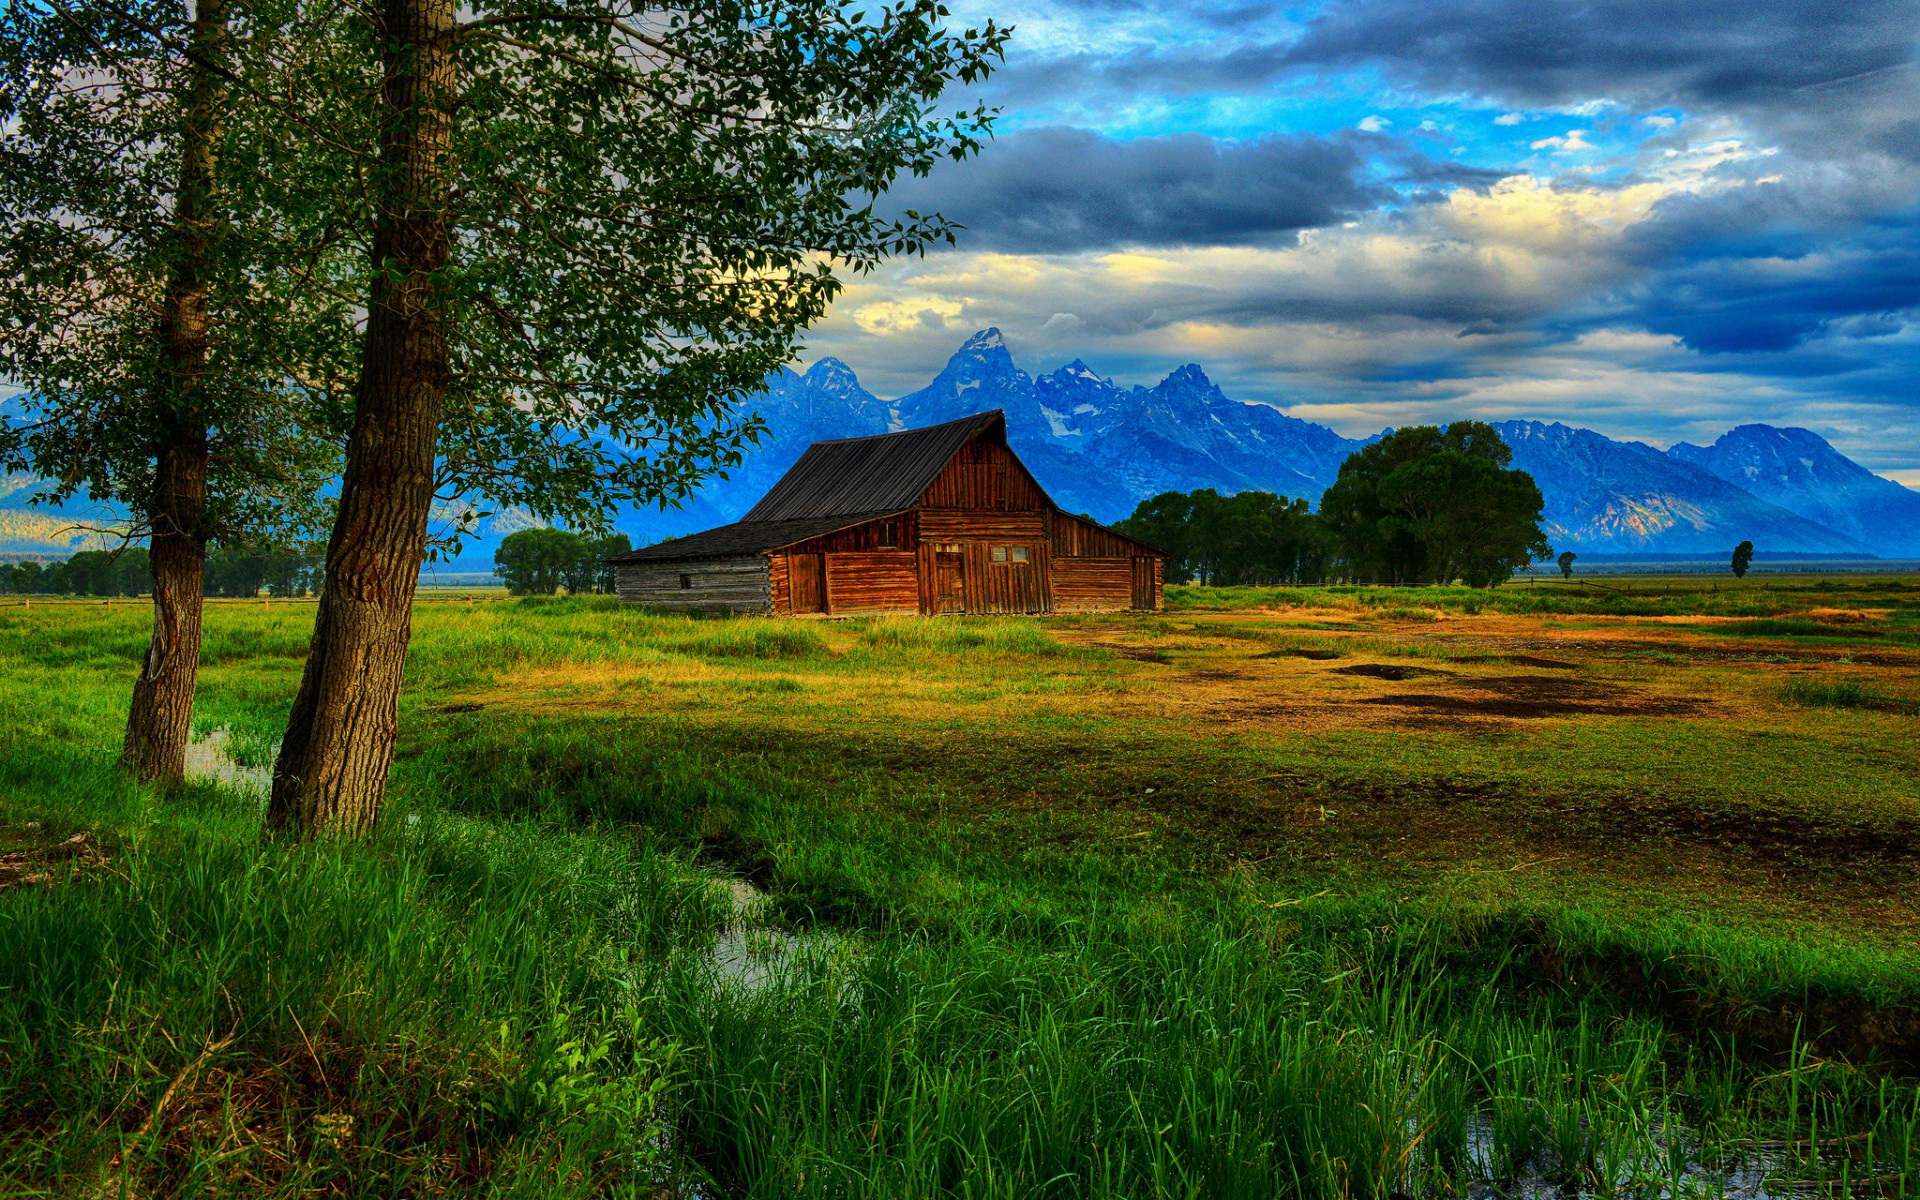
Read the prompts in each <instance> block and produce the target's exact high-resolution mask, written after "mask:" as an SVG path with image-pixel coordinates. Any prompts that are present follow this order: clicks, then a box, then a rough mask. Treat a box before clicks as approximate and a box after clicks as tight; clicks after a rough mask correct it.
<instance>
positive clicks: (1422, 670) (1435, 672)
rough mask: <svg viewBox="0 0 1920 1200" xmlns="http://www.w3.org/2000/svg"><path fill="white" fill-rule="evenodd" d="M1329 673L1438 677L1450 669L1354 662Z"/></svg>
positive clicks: (1445, 674)
mask: <svg viewBox="0 0 1920 1200" xmlns="http://www.w3.org/2000/svg"><path fill="white" fill-rule="evenodd" d="M1328 674H1330V675H1363V676H1365V677H1366V678H1368V679H1391V680H1394V681H1396V682H1398V681H1399V680H1402V679H1438V678H1441V677H1450V676H1452V675H1453V672H1452V671H1442V670H1440V669H1439V668H1438V667H1408V666H1401V665H1399V664H1395V663H1355V664H1353V665H1352V666H1350V667H1335V668H1333V670H1331V671H1329V672H1328Z"/></svg>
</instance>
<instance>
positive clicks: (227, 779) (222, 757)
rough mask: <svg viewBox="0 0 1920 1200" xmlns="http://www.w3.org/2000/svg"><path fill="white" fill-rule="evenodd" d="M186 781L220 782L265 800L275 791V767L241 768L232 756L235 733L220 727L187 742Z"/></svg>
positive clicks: (242, 766) (221, 784) (223, 785)
mask: <svg viewBox="0 0 1920 1200" xmlns="http://www.w3.org/2000/svg"><path fill="white" fill-rule="evenodd" d="M187 778H188V779H193V780H206V781H209V782H212V783H217V784H219V785H220V786H222V787H226V788H231V789H232V790H234V791H236V792H239V793H241V794H242V795H247V796H253V797H256V798H258V799H261V800H264V799H266V798H267V795H268V793H270V792H271V791H272V790H273V765H272V764H271V763H270V762H269V763H262V764H261V765H259V766H257V767H249V766H244V765H242V764H241V763H240V762H239V761H238V760H237V759H235V758H234V756H233V732H232V731H231V730H229V729H228V728H227V727H226V726H224V725H221V726H216V727H215V728H213V729H211V730H208V731H207V734H206V736H205V737H202V738H198V739H196V740H194V741H191V742H188V743H187Z"/></svg>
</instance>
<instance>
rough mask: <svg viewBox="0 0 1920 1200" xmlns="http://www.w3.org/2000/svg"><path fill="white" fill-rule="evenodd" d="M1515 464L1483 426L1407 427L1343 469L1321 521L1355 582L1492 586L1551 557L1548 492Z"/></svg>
mask: <svg viewBox="0 0 1920 1200" xmlns="http://www.w3.org/2000/svg"><path fill="white" fill-rule="evenodd" d="M1512 461H1513V451H1512V450H1511V449H1510V448H1509V447H1508V446H1507V444H1506V443H1505V442H1504V441H1502V440H1501V438H1500V435H1499V433H1498V432H1497V431H1495V430H1494V428H1493V427H1492V426H1491V425H1488V424H1486V423H1485V422H1482V421H1455V422H1454V423H1453V424H1451V425H1448V426H1446V427H1445V428H1444V429H1443V428H1440V427H1437V426H1433V425H1414V426H1409V427H1408V428H1406V429H1399V430H1395V431H1394V432H1393V433H1390V434H1388V435H1387V436H1386V437H1383V438H1381V439H1380V440H1379V441H1377V442H1375V443H1373V444H1372V445H1371V446H1367V447H1365V448H1363V449H1362V450H1360V451H1359V452H1357V453H1355V454H1353V455H1351V456H1350V457H1349V458H1348V459H1347V461H1346V462H1345V463H1342V464H1341V466H1340V474H1339V477H1338V478H1337V479H1336V480H1335V481H1334V484H1333V486H1332V487H1330V488H1328V489H1327V491H1326V494H1325V495H1324V496H1322V497H1321V499H1320V514H1321V516H1322V517H1323V518H1324V519H1325V520H1326V522H1327V524H1328V527H1329V529H1330V530H1331V532H1332V535H1333V536H1334V537H1335V538H1336V539H1337V541H1338V543H1339V545H1340V547H1341V549H1342V551H1343V552H1344V554H1345V557H1346V561H1347V564H1348V569H1349V571H1350V572H1351V573H1352V574H1353V575H1354V576H1355V577H1356V578H1360V579H1365V580H1370V581H1372V582H1376V583H1388V584H1413V583H1442V584H1444V583H1451V582H1453V581H1454V580H1461V581H1463V582H1465V583H1467V584H1469V585H1471V586H1474V587H1492V586H1494V585H1496V584H1499V583H1502V582H1504V581H1505V580H1506V579H1507V578H1508V577H1509V576H1511V575H1512V573H1513V572H1514V571H1515V570H1516V569H1518V568H1520V567H1523V566H1525V565H1527V564H1528V563H1530V562H1533V561H1535V560H1537V559H1547V558H1551V557H1552V556H1553V551H1552V549H1551V548H1550V547H1549V546H1548V545H1547V540H1546V535H1545V534H1544V533H1543V532H1542V530H1541V528H1540V518H1541V513H1542V510H1543V508H1544V507H1545V501H1544V500H1543V498H1542V497H1541V495H1540V488H1539V487H1538V486H1537V485H1536V484H1535V483H1534V481H1533V477H1532V476H1531V475H1528V474H1527V473H1526V472H1525V471H1519V470H1513V469H1510V468H1509V467H1508V464H1509V463H1510V462H1512Z"/></svg>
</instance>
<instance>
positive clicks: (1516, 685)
mask: <svg viewBox="0 0 1920 1200" xmlns="http://www.w3.org/2000/svg"><path fill="white" fill-rule="evenodd" d="M1462 683H1463V684H1464V685H1465V686H1466V687H1467V688H1469V689H1471V691H1472V692H1473V693H1478V694H1461V693H1458V692H1453V693H1446V694H1426V693H1416V694H1412V695H1404V696H1372V697H1369V698H1367V699H1365V700H1359V701H1356V702H1355V703H1359V704H1375V705H1384V706H1388V707H1394V708H1414V709H1421V710H1423V711H1427V712H1436V713H1458V714H1461V715H1465V716H1484V717H1511V718H1516V719H1519V720H1528V719H1532V718H1538V717H1569V716H1581V715H1598V716H1613V717H1678V716H1686V715H1688V714H1691V713H1696V712H1699V711H1700V709H1701V708H1702V707H1703V705H1702V704H1701V702H1700V701H1698V700H1692V699H1676V698H1671V697H1650V696H1647V695H1645V694H1643V693H1640V692H1634V691H1629V690H1628V689H1626V688H1621V687H1614V686H1612V685H1611V684H1604V683H1588V682H1585V681H1583V680H1574V679H1553V678H1549V677H1546V676H1540V675H1495V676H1487V677H1483V678H1480V679H1473V680H1463V681H1462Z"/></svg>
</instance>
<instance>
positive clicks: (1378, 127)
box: [1358, 114, 1393, 133]
mask: <svg viewBox="0 0 1920 1200" xmlns="http://www.w3.org/2000/svg"><path fill="white" fill-rule="evenodd" d="M1391 124H1393V122H1392V121H1389V120H1387V119H1386V118H1385V117H1381V116H1375V115H1371V114H1369V115H1368V116H1364V117H1362V118H1360V124H1359V126H1358V128H1359V129H1360V131H1361V132H1362V133H1382V132H1384V131H1385V130H1386V128H1387V126H1389V125H1391Z"/></svg>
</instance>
